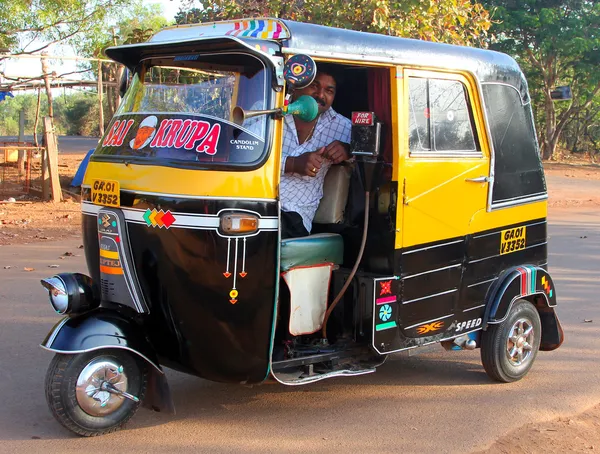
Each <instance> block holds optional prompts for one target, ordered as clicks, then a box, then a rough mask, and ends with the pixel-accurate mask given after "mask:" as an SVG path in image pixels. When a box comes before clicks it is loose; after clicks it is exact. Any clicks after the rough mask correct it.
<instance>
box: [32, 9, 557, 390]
mask: <svg viewBox="0 0 600 454" xmlns="http://www.w3.org/2000/svg"><path fill="white" fill-rule="evenodd" d="M106 54H107V55H108V56H109V57H111V58H112V59H114V60H116V61H117V62H120V63H122V64H124V65H125V66H126V67H127V68H128V69H129V71H130V72H131V73H132V74H134V81H133V82H132V86H131V88H130V89H129V90H128V92H127V94H126V95H125V97H124V98H123V102H122V106H121V108H120V109H119V111H118V112H117V114H116V115H115V117H114V118H113V120H112V121H111V123H110V124H109V126H108V128H107V132H106V134H105V136H104V137H103V138H102V139H101V141H100V143H99V145H98V148H97V150H96V152H95V153H94V155H93V156H92V158H91V160H90V163H89V166H88V168H87V172H86V176H85V181H84V187H83V191H82V211H83V239H84V248H85V252H86V259H87V265H88V269H89V272H90V277H91V282H92V283H91V284H89V287H90V289H89V292H88V293H89V294H90V295H95V296H94V298H95V300H96V301H97V304H96V306H99V307H97V308H96V309H93V310H86V311H84V312H83V313H76V312H77V310H75V311H71V313H70V314H69V315H68V316H67V317H65V318H64V319H63V320H62V321H61V322H59V324H57V326H56V327H55V328H54V329H53V330H52V331H51V332H50V334H49V335H48V337H47V339H46V340H45V341H44V343H43V344H42V346H43V347H44V348H46V349H48V350H51V351H54V352H56V353H59V354H62V355H65V354H67V355H69V354H76V353H82V352H84V353H89V352H94V351H100V350H103V351H104V350H106V349H109V350H110V349H124V350H127V351H130V352H132V353H133V354H134V355H135V356H137V357H138V358H141V359H142V361H143V362H147V363H149V364H150V365H151V369H153V370H154V372H153V373H154V374H155V375H156V374H158V375H160V374H162V369H161V367H162V366H163V365H164V366H168V367H172V368H175V369H178V370H181V371H185V372H189V373H191V374H194V375H198V376H201V377H204V378H207V379H209V380H215V381H222V382H240V383H259V382H262V381H263V380H265V379H266V378H267V377H268V376H269V374H270V373H271V374H273V376H274V377H275V378H276V379H277V380H279V381H281V382H283V383H288V384H301V383H309V382H311V381H315V380H317V379H322V378H328V377H330V376H336V375H353V374H359V373H367V372H372V371H373V370H374V368H375V367H376V366H377V365H379V364H380V363H381V362H383V360H384V359H385V357H386V355H387V354H389V353H393V352H398V351H402V350H407V349H412V348H416V347H421V346H424V345H428V344H432V343H442V345H444V346H446V347H447V348H450V349H461V348H466V349H471V348H475V347H478V346H480V345H481V344H482V342H484V341H483V340H482V336H484V337H485V336H486V335H487V336H488V337H489V336H490V335H489V334H485V333H489V332H494V333H495V332H499V331H502V330H504V329H505V328H504V326H505V325H506V323H507V320H508V321H509V322H510V323H509V324H511V323H512V325H511V326H513V328H514V329H513V331H514V332H513V331H511V336H513V337H514V338H518V339H519V342H521V344H523V343H525V344H526V345H528V344H527V339H529V338H528V337H527V335H528V334H527V330H528V329H529V328H528V326H529V325H527V323H525V327H524V325H523V323H521V325H520V327H519V325H518V323H517V322H518V320H517V322H514V321H513V320H512V318H511V317H513V313H514V311H515V310H517V309H518V310H523V311H525V312H523V313H524V314H530V315H529V316H528V317H529V318H531V317H534V318H535V316H534V315H531V310H530V309H523V307H524V305H526V303H527V304H530V305H531V307H534V308H535V311H537V313H538V314H539V320H540V327H541V333H540V332H538V331H539V330H538V329H537V325H536V324H535V323H533V327H532V328H531V330H533V328H534V327H535V328H536V330H535V331H536V335H537V336H538V339H537V340H536V341H538V342H539V348H540V349H541V350H552V349H554V348H557V347H558V346H560V344H561V343H562V340H563V333H562V329H561V327H560V323H559V322H558V318H557V316H556V313H555V310H554V308H555V306H556V290H555V288H554V283H553V281H552V278H551V277H550V275H549V273H548V266H547V265H548V263H547V256H548V254H547V220H546V210H547V202H546V200H547V191H546V184H545V179H544V173H543V168H542V165H541V162H540V159H539V153H538V144H537V140H536V135H535V128H534V124H533V115H532V112H531V104H530V99H529V94H528V89H527V83H526V81H525V78H524V76H523V73H522V72H521V70H520V68H519V67H518V65H517V63H516V62H515V61H514V60H513V59H512V58H510V57H508V56H506V55H504V54H500V53H496V52H491V51H486V50H481V49H474V48H465V47H458V46H450V45H444V44H436V43H430V42H420V41H414V40H408V39H400V38H396V37H389V36H380V35H374V34H368V33H362V32H355V31H349V30H339V29H334V28H329V27H322V26H317V25H312V24H302V23H297V22H292V21H286V20H279V19H277V20H275V19H253V20H240V21H230V22H222V23H216V24H208V25H207V24H200V25H195V26H180V27H173V28H170V29H165V30H163V31H161V32H159V33H157V34H156V35H155V36H154V37H153V38H152V39H151V40H150V41H149V42H148V43H143V44H134V45H126V46H119V47H114V48H109V49H108V50H107V51H106ZM299 54H303V55H308V56H310V57H312V58H313V59H314V60H316V62H317V67H318V65H319V64H321V63H327V64H329V65H334V66H335V65H337V67H339V68H340V70H341V72H342V73H343V74H344V75H345V77H344V82H343V83H339V84H338V94H337V96H336V102H335V103H334V107H335V108H336V110H337V111H338V112H341V113H343V114H345V115H346V116H348V117H351V116H352V112H370V113H374V115H375V117H376V118H378V119H380V121H381V123H382V127H381V131H382V132H381V138H380V139H381V140H380V146H381V151H380V153H379V155H378V156H377V158H376V159H377V160H378V162H379V163H380V164H381V167H382V168H383V171H382V172H381V176H380V178H378V179H377V182H376V183H374V186H375V187H374V188H372V189H373V190H372V191H371V192H370V199H369V201H368V202H367V203H368V204H369V205H370V206H371V212H370V215H369V217H368V229H366V230H368V231H367V234H366V235H367V237H366V248H365V249H364V255H362V260H361V261H360V264H359V265H360V266H359V267H358V272H357V273H356V274H355V275H354V276H353V277H351V276H350V275H351V272H350V269H351V268H352V266H353V264H354V261H355V260H356V256H357V253H358V249H359V244H360V238H361V230H362V227H363V226H364V224H363V223H362V221H361V216H362V215H363V213H364V212H365V207H364V205H365V202H363V201H362V194H363V191H364V189H365V188H364V179H363V180H361V178H360V176H359V174H360V173H359V172H357V171H356V169H355V170H354V172H351V173H352V176H350V177H348V180H349V181H350V190H349V191H348V194H349V195H348V196H347V197H348V201H347V202H346V203H345V204H344V207H343V208H344V210H343V211H344V213H343V215H344V219H343V220H342V221H341V222H338V221H335V222H331V221H329V223H324V224H319V223H318V222H317V220H315V228H314V229H313V233H315V232H320V233H319V234H315V235H311V236H309V237H307V238H304V239H299V240H291V241H287V240H286V241H284V242H283V243H282V241H281V238H280V233H279V229H280V224H279V217H280V209H281V208H280V200H279V193H278V190H279V180H280V174H281V149H282V140H283V139H282V131H283V121H282V120H281V119H277V118H271V117H260V118H266V120H265V121H264V122H263V123H262V128H263V129H262V130H261V132H260V133H254V132H252V131H251V130H250V129H249V128H246V127H245V126H244V127H242V126H239V125H237V124H235V123H233V122H232V121H231V118H230V117H228V115H227V113H226V114H224V115H221V113H222V112H221V110H222V109H223V106H222V105H218V106H217V107H216V108H214V107H212V106H211V107H210V109H214V110H211V111H210V114H206V112H192V111H187V110H183V111H177V110H175V107H174V106H176V102H175V100H174V99H175V98H177V97H179V96H181V98H184V97H185V96H188V95H189V93H187V94H186V93H184V91H181V92H177V93H176V94H177V96H170V94H172V93H171V92H169V91H168V90H170V88H169V87H170V85H169V84H173V85H175V84H179V85H181V86H183V85H185V82H181V81H180V80H179V79H177V81H175V82H174V81H173V80H174V79H173V80H169V79H168V77H182V78H184V77H188V78H189V80H196V79H194V77H196V78H204V79H202V80H203V82H202V83H203V84H205V85H206V86H210V87H211V88H210V90H214V91H212V92H211V91H209V90H208V89H207V90H206V92H203V93H201V94H200V95H201V96H200V95H198V93H195V94H194V93H192V95H190V96H196V98H194V99H199V98H198V96H200V97H202V96H205V98H206V96H208V95H211V96H213V98H212V99H208V98H206V99H205V98H202V99H203V102H204V103H205V105H209V104H210V103H211V102H212V101H217V100H219V99H221V98H222V97H223V93H224V92H223V91H218V90H220V88H214V87H221V85H224V84H225V82H227V81H229V82H227V83H230V86H227V88H226V90H229V91H227V93H228V94H227V96H229V98H228V100H227V102H229V103H230V104H231V105H230V104H227V107H228V108H233V103H237V104H242V105H244V108H245V109H246V110H247V111H250V110H254V109H252V106H254V105H256V100H254V98H258V101H259V104H260V108H262V109H273V108H277V107H280V106H282V105H283V104H284V97H285V85H286V82H285V81H284V76H283V73H284V67H285V62H286V60H287V59H288V58H289V57H290V56H292V55H299ZM196 62H202V66H194V65H196ZM158 67H160V68H171V69H172V68H173V67H176V68H178V70H177V72H176V74H175V76H173V73H168V75H167V76H165V77H167V78H166V79H160V77H163V76H162V75H161V74H163V73H161V72H160V71H158V70H157V71H156V73H157V76H156V77H158V79H151V77H155V76H149V74H150V73H151V72H152V71H153V69H152V68H158ZM188 68H196V69H195V70H194V71H189V72H188V73H186V72H185V71H186V70H187V69H188ZM198 68H200V69H198ZM211 71H215V72H218V71H221V72H220V73H219V74H220V75H219V77H220V78H219V77H216V76H214V74H213V73H211ZM164 74H166V72H165V73H164ZM182 74H183V75H182ZM257 77H260V78H261V79H260V81H258V82H257V79H256V78H257ZM136 78H137V79H136ZM156 80H158V82H156ZM148 81H151V82H152V84H154V85H153V86H155V87H158V88H156V89H154V91H152V90H151V89H150V88H149V87H150V86H151V85H152V84H151V83H150V82H148ZM223 81H225V82H223ZM146 83H147V86H145V84H146ZM190 84H191V83H190ZM244 84H247V85H244ZM253 84H254V85H253ZM244 86H246V89H245V90H246V91H244ZM165 87H166V88H165ZM248 87H253V88H252V89H250V88H248ZM257 87H258V88H257ZM161 90H163V91H161ZM261 90H262V91H261ZM207 93H208V95H207ZM256 93H258V95H256ZM261 93H264V95H261ZM163 95H164V96H163ZM450 95H451V97H450ZM169 96H170V97H169ZM219 96H220V97H221V98H219ZM444 97H445V98H444ZM442 98H443V99H442ZM207 99H208V100H207ZM186 102H188V101H186ZM216 104H218V103H216ZM189 105H190V104H189V102H188V104H186V106H188V107H189ZM165 106H166V107H165ZM188 107H186V108H188ZM161 109H164V110H161ZM219 109H221V110H219ZM214 112H217V113H214ZM219 115H220V116H219ZM257 118H259V117H257ZM357 118H358V117H357ZM354 127H357V128H358V127H360V122H358V123H356V122H355V123H354V126H353V128H354ZM353 134H354V132H353ZM356 156H357V157H356V163H355V164H353V165H354V167H360V166H361V165H362V164H361V156H360V153H358V154H357V155H356ZM357 175H358V176H357ZM325 192H326V194H325V197H327V187H326V189H325ZM325 197H324V198H325ZM323 203H324V202H322V204H323ZM236 222H237V224H235V223H236ZM228 223H229V224H228ZM244 223H247V225H249V227H248V230H243V228H242V229H241V230H239V229H238V230H235V229H234V230H233V231H231V230H227V228H226V225H227V226H231V225H233V224H235V225H238V224H239V225H242V226H243V225H245V224H244ZM250 224H251V225H250ZM236 228H237V227H236ZM324 265H327V266H330V268H329V271H328V272H330V273H331V280H330V281H329V284H326V285H327V286H328V288H327V291H326V295H327V301H326V303H325V304H326V305H327V304H329V303H331V300H332V299H333V297H334V296H335V295H337V294H338V293H339V292H340V290H341V289H342V287H343V286H344V284H345V281H346V280H347V279H348V278H349V277H351V284H350V286H349V289H348V290H347V291H346V293H345V294H344V296H343V297H342V299H341V300H340V304H339V305H338V307H336V308H335V310H334V311H333V312H332V318H331V325H332V328H331V332H332V333H333V334H332V335H330V336H329V338H326V339H320V344H319V343H318V342H314V340H315V338H318V337H319V336H318V331H319V330H320V329H321V326H320V325H319V326H317V327H316V328H317V329H315V330H314V332H315V333H317V334H313V333H306V334H304V333H300V334H298V335H297V336H294V337H295V338H303V337H308V338H310V339H312V342H309V344H310V348H304V349H300V350H298V349H296V350H294V348H293V345H295V344H293V342H296V341H295V340H290V334H289V333H288V332H285V331H286V329H285V328H286V327H287V325H288V323H291V322H289V320H291V317H292V314H291V313H290V312H291V309H290V308H289V304H290V302H289V296H288V299H286V298H285V297H283V295H284V293H285V292H287V290H286V289H285V288H284V286H285V283H284V280H282V279H281V275H282V273H283V274H284V275H285V273H286V272H288V271H289V270H290V269H294V270H305V269H311V268H312V267H317V268H318V267H319V266H324ZM61 279H62V281H61V282H62V284H60V285H63V284H64V285H63V286H68V284H65V283H66V281H67V280H68V279H69V278H67V277H63V278H61ZM78 282H79V281H78ZM86 282H87V281H86ZM286 282H287V281H286ZM85 285H88V284H85ZM85 285H84V284H82V283H81V282H80V283H79V287H78V289H79V290H78V291H80V293H82V294H83V293H85V292H84V290H81V289H84V287H85ZM48 288H50V287H48ZM54 288H55V287H54ZM62 288H63V287H61V289H62ZM290 288H291V287H290ZM85 289H87V287H85ZM59 290H60V289H59ZM66 290H68V289H66ZM66 290H65V292H66V293H69V292H68V291H66ZM55 291H56V290H55ZM86 292H87V290H86ZM51 293H52V290H51ZM58 293H60V291H59V292H58ZM292 293H293V290H292ZM86 294H87V293H86ZM291 298H292V300H293V296H292V297H291ZM69 301H71V300H69ZM69 304H71V303H69ZM292 304H293V303H292ZM65 305H66V303H65ZM55 307H56V306H55ZM65 307H66V306H65ZM325 307H327V306H325ZM528 311H529V312H528ZM513 318H514V317H513ZM521 318H522V319H525V320H529V319H528V318H527V317H526V316H523V317H521ZM321 321H322V320H321ZM513 322H514V323H513ZM326 323H327V317H326V318H325V324H326ZM281 327H283V328H284V329H283V330H282V329H281ZM509 328H510V327H509ZM509 328H506V329H509ZM511 329H512V328H511ZM519 330H521V332H520V331H519ZM281 331H283V335H281ZM300 331H302V329H300ZM519 333H520V334H519ZM311 336H312V337H311ZM519 336H520V337H519ZM509 337H510V336H509ZM348 339H349V340H348ZM336 342H337V345H343V346H344V347H340V348H339V349H336V347H335V345H336ZM280 344H281V345H283V348H284V353H283V356H281V355H280V352H278V347H279V346H281V345H280ZM290 345H292V347H290ZM515 345H516V344H515ZM305 347H306V345H305ZM486 348H488V347H486ZM514 348H515V349H517V347H516V346H515V347H514ZM509 350H510V349H509ZM521 350H522V349H521ZM290 351H293V353H292V354H290ZM509 353H510V352H509ZM520 354H521V355H525V356H523V358H526V357H527V352H526V351H525V353H523V351H521V353H520ZM353 355H354V356H355V357H360V359H361V361H363V363H365V364H368V365H367V366H365V367H361V366H358V365H357V364H358V363H356V362H355V363H353V362H352V361H351V358H352V357H353ZM509 356H510V354H509ZM533 356H535V354H534V355H533ZM311 358H312V359H311ZM349 358H350V359H349ZM378 358H379V360H378ZM515 358H516V359H514V361H515V364H517V366H518V365H519V364H520V363H519V358H521V357H519V358H517V357H516V356H515ZM501 360H502V359H501V358H500V359H497V361H501ZM485 361H486V360H485V359H484V363H485ZM489 361H490V360H488V362H489ZM495 361H496V360H495ZM347 363H348V364H347ZM316 364H318V365H320V366H323V365H324V364H327V367H325V368H324V369H325V370H324V371H322V372H320V371H318V370H316V369H313V368H309V366H311V367H312V366H314V365H316ZM340 364H341V365H340ZM293 368H297V369H300V370H301V371H302V373H299V374H297V375H294V378H293V379H287V378H286V377H287V375H286V373H287V372H288V371H289V370H290V369H293ZM486 370H487V367H486ZM511 377H512V376H510V374H509V376H498V375H496V378H499V379H501V381H511V380H512V379H515V378H514V377H516V375H515V376H514V377H513V378H511ZM518 378H520V377H518ZM157 399H158V398H157Z"/></svg>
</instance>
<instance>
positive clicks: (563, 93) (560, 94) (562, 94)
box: [550, 85, 573, 101]
mask: <svg viewBox="0 0 600 454" xmlns="http://www.w3.org/2000/svg"><path fill="white" fill-rule="evenodd" d="M550 98H552V100H553V101H568V100H570V99H573V94H572V93H571V87H569V86H568V85H564V86H562V87H556V89H555V90H552V91H551V92H550Z"/></svg>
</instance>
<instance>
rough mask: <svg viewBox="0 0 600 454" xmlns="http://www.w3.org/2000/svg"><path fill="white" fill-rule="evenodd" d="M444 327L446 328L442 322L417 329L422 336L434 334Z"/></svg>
mask: <svg viewBox="0 0 600 454" xmlns="http://www.w3.org/2000/svg"><path fill="white" fill-rule="evenodd" d="M443 327H444V322H441V321H438V322H432V323H427V324H425V325H421V326H419V327H417V334H419V335H421V334H428V333H433V332H435V331H439V330H440V329H442V328H443Z"/></svg>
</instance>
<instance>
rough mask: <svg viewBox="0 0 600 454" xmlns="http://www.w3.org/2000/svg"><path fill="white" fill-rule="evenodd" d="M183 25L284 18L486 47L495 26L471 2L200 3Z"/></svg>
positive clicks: (180, 17)
mask: <svg viewBox="0 0 600 454" xmlns="http://www.w3.org/2000/svg"><path fill="white" fill-rule="evenodd" d="M196 4H197V5H198V7H190V8H187V9H186V10H183V9H181V10H180V11H179V13H178V14H177V15H176V16H175V22H176V23H177V24H190V23H197V22H211V21H218V20H226V19H239V18H242V17H280V18H285V19H291V20H297V21H303V22H311V23H316V24H321V25H329V26H334V27H340V28H348V29H353V30H360V31H365V32H375V33H383V34H387V35H394V36H403V37H410V38H418V39H425V40H429V41H439V42H445V43H453V44H464V45H479V46H484V45H485V44H486V42H487V30H488V29H489V27H490V25H491V22H490V18H489V14H488V12H487V11H486V10H485V9H484V8H483V6H482V5H481V4H479V3H476V2H472V1H471V0H409V1H400V0H353V1H351V2H348V1H347V0H291V1H284V0H264V1H261V0H216V1H209V0H197V1H193V0H192V1H191V2H190V6H192V5H196Z"/></svg>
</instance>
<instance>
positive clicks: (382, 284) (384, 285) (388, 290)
mask: <svg viewBox="0 0 600 454" xmlns="http://www.w3.org/2000/svg"><path fill="white" fill-rule="evenodd" d="M391 294H392V281H379V296H383V295H391Z"/></svg>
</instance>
